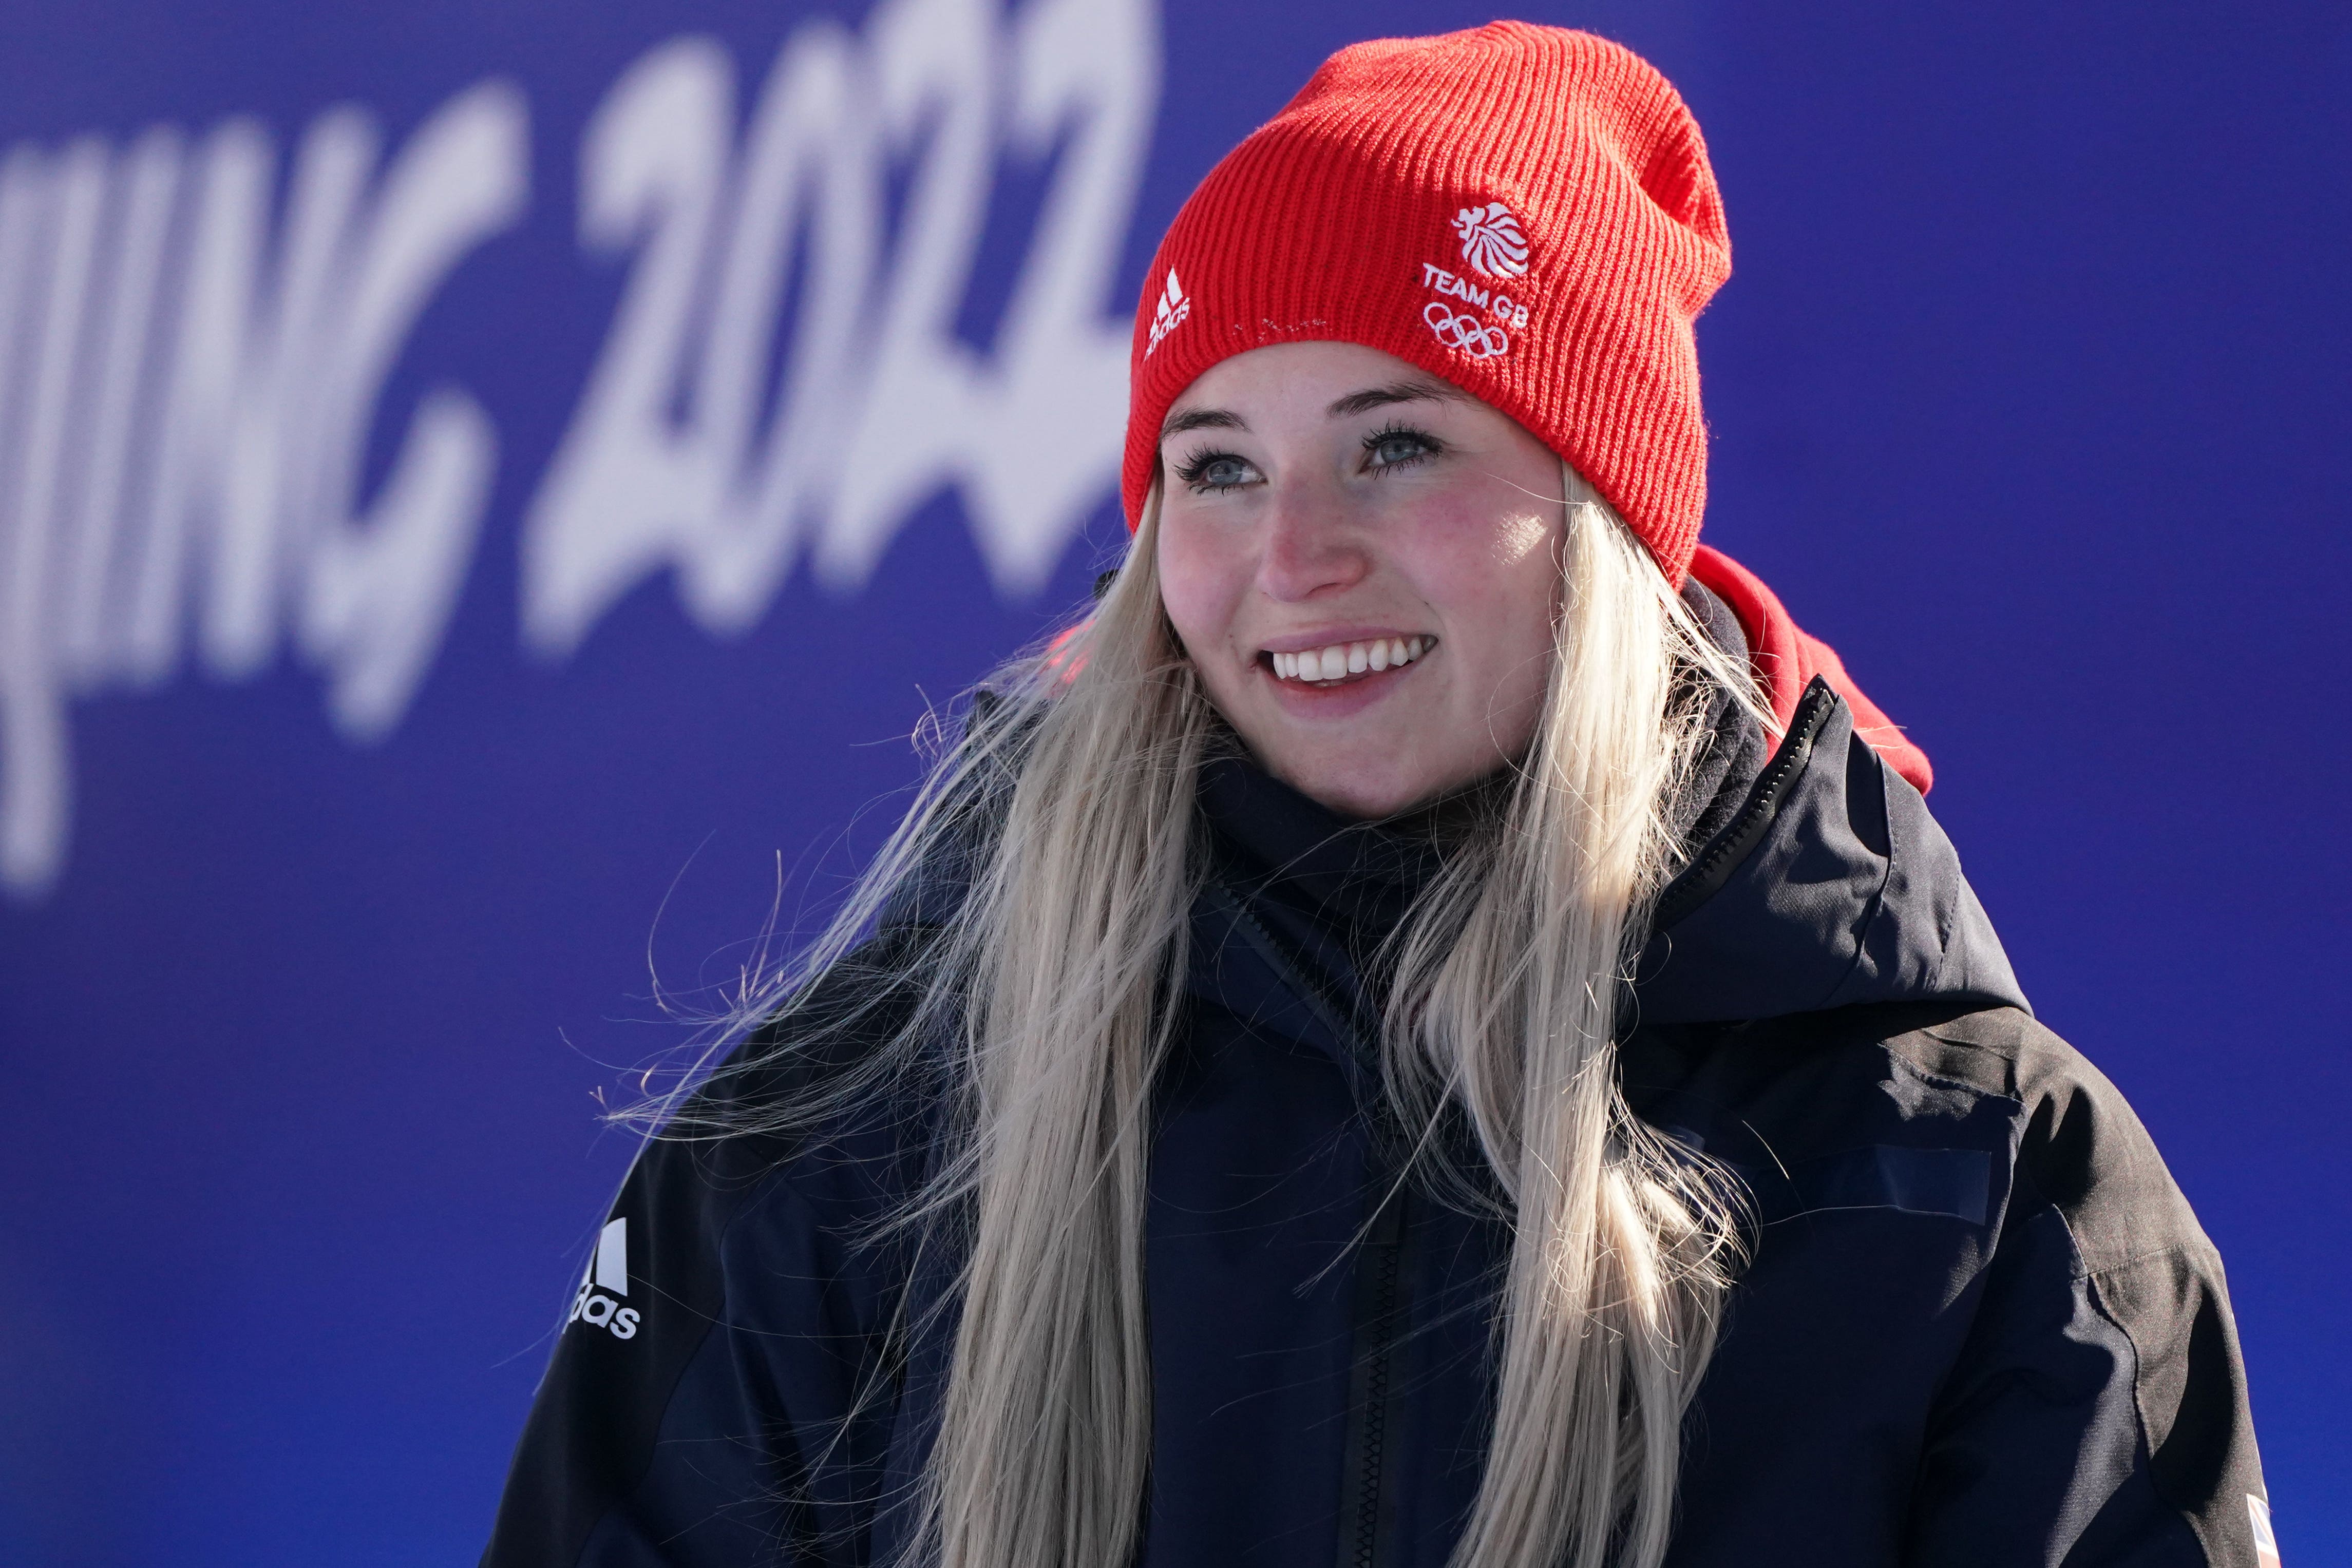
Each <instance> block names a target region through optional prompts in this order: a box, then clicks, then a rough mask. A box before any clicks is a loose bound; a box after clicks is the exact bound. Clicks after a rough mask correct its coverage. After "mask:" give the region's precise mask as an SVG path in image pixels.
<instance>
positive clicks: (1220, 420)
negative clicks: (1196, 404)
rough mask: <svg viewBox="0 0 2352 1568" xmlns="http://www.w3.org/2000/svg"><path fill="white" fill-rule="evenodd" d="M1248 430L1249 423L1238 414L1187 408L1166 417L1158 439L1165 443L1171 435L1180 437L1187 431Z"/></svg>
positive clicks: (1212, 409)
mask: <svg viewBox="0 0 2352 1568" xmlns="http://www.w3.org/2000/svg"><path fill="white" fill-rule="evenodd" d="M1248 428H1249V422H1248V421H1246V420H1244V419H1243V418H1242V416H1241V415H1240V414H1237V413H1227V412H1226V411H1225V410H1223V409H1222V408H1188V409H1185V410H1184V411H1183V412H1182V413H1171V414H1170V415H1169V416H1168V423H1165V424H1163V425H1161V426H1160V440H1162V441H1165V440H1167V439H1168V438H1169V437H1170V436H1171V435H1181V434H1184V433H1185V432H1186V431H1188V430H1247V429H1248Z"/></svg>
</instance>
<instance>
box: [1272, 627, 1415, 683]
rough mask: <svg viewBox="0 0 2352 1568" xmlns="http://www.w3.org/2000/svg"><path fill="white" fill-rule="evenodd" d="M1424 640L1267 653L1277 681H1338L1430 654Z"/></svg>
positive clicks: (1400, 639)
mask: <svg viewBox="0 0 2352 1568" xmlns="http://www.w3.org/2000/svg"><path fill="white" fill-rule="evenodd" d="M1430 646H1431V644H1430V643H1429V640H1428V639H1426V638H1423V637H1387V638H1375V639H1373V640H1372V641H1371V642H1369V643H1332V644H1331V645H1330V646H1329V647H1328V648H1307V649H1303V650H1301V651H1300V652H1298V653H1269V654H1267V655H1266V659H1267V662H1268V663H1270V664H1272V665H1273V666H1274V673H1275V675H1276V678H1277V679H1280V680H1286V681H1338V680H1344V679H1346V678H1347V677H1348V676H1349V675H1360V674H1363V673H1364V672H1365V671H1367V670H1393V669H1395V668H1397V667H1398V666H1399V665H1402V664H1412V662H1413V661H1414V660H1415V659H1418V658H1420V657H1421V656H1422V654H1423V653H1427V652H1428V651H1429V648H1430Z"/></svg>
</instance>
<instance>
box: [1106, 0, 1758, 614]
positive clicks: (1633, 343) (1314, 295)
mask: <svg viewBox="0 0 2352 1568" xmlns="http://www.w3.org/2000/svg"><path fill="white" fill-rule="evenodd" d="M1730 272H1731V247H1730V241H1729V239H1728V237H1727V235H1726V234H1725V232H1724V225H1723V202H1722V199H1721V197H1720V196H1719V195H1718V194H1717V191H1716V185H1715V173H1714V171H1713V170H1712V169H1710V168H1709V167H1708V166H1707V161H1706V144H1705V143H1704V142H1703V141H1701V140H1700V139H1699V132H1698V125H1697V123H1696V121H1695V120H1692V119H1691V115H1690V110H1688V109H1686V108H1685V107H1684V105H1683V100H1682V99H1681V98H1680V97H1679V96H1678V95H1677V94H1676V93H1675V89H1674V88H1673V87H1672V86H1671V85H1670V84H1669V83H1668V82H1667V81H1666V79H1665V78H1664V77H1662V76H1660V75H1659V74H1658V73H1657V72H1656V71H1655V70H1654V69H1653V68H1651V67H1650V66H1649V65H1648V64H1647V63H1646V62H1644V61H1643V59H1642V58H1641V57H1638V56H1636V55H1634V54H1633V52H1632V51H1630V50H1628V49H1625V48H1623V47H1620V46H1618V45H1616V44H1612V43H1610V42H1609V41H1608V40H1606V39H1604V38H1597V37H1592V36H1591V34H1589V33H1573V32H1568V31H1566V30H1564V29H1561V28H1558V27H1539V26H1531V25H1529V24H1527V23H1524V22H1495V23H1490V24H1489V25H1487V26H1484V27H1477V28H1473V29H1471V30H1470V31H1468V32H1462V33H1447V34H1444V35H1442V36H1439V37H1428V38H1391V39H1382V40H1380V41H1377V42H1373V43H1365V44H1358V45H1355V46H1353V47H1349V48H1345V49H1342V50H1340V51H1339V53H1338V54H1336V55H1333V56H1332V57H1330V58H1329V59H1328V60H1326V61H1325V62H1324V63H1323V67H1322V68H1321V69H1319V70H1318V71H1317V72H1316V73H1315V76H1314V78H1313V79H1312V80H1310V81H1308V82H1307V86H1306V87H1305V88H1304V89H1301V90H1300V92H1299V94H1298V96H1297V98H1295V99H1291V100H1290V103H1289V104H1288V106H1286V108H1285V109H1284V110H1282V112H1281V113H1279V114H1277V115H1276V116H1275V117H1274V118H1273V119H1272V120H1268V121H1267V122H1266V123H1265V125H1263V126H1261V127H1259V128H1258V129H1257V131H1255V132H1253V133H1252V134H1251V135H1250V137H1249V139H1248V140H1247V141H1244V142H1243V143H1242V144H1241V145H1240V146H1239V147H1236V148H1234V151H1233V152H1230V153H1228V154H1226V156H1225V157H1224V159H1223V162H1219V163H1218V165H1217V166H1216V167H1215V168H1214V169H1213V170H1211V171H1210V172H1209V176H1208V178H1207V179H1205V180H1203V181H1202V182H1201V186H1200V189H1199V190H1197V191H1195V192H1193V193H1192V199H1191V200H1190V201H1188V202H1186V203H1185V204H1184V208H1183V210H1182V211H1181V212H1180V213H1178V214H1176V221H1175V223H1174V224H1173V225H1170V227H1169V230H1168V235H1167V237H1166V238H1165V239H1163V240H1162V241H1160V253H1159V255H1158V256H1156V257H1154V258H1153V261H1152V264H1151V270H1150V272H1149V273H1148V274H1147V275H1146V276H1145V281H1144V294H1143V302H1142V306H1141V308H1140V309H1139V311H1138V312H1137V315H1136V322H1135V345H1134V349H1133V352H1132V359H1131V361H1130V369H1131V371H1132V376H1131V381H1130V383H1129V384H1130V392H1129V404H1128V425H1127V456H1126V463H1125V466H1124V471H1123V473H1122V475H1121V481H1122V482H1121V491H1122V497H1123V499H1124V501H1125V503H1126V507H1127V516H1128V521H1129V527H1133V526H1134V525H1135V523H1136V522H1137V521H1138V520H1139V519H1140V517H1142V514H1143V503H1144V500H1145V497H1147V496H1148V495H1149V494H1150V488H1151V482H1152V477H1153V475H1154V473H1155V471H1156V464H1157V460H1158V448H1159V437H1160V422H1161V421H1162V420H1164V419H1165V418H1166V417H1167V413H1168V409H1169V405H1170V404H1171V403H1173V402H1175V400H1176V399H1177V397H1178V396H1180V395H1181V393H1182V392H1183V391H1184V389H1185V388H1186V387H1188V386H1190V385H1192V382H1193V381H1194V380H1195V378H1197V377H1198V376H1199V375H1200V374H1201V372H1202V371H1205V370H1207V369H1208V368H1209V367H1210V366H1212V365H1213V364H1216V363H1217V362H1218V361H1221V360H1223V359H1226V358H1229V357H1230V356H1232V355H1234V354H1239V353H1243V352H1245V351H1247V350H1251V349H1256V348H1263V347H1265V345H1267V344H1270V343H1295V342H1307V341H1317V340H1325V341H1331V340H1336V341H1340V342H1349V343H1360V344H1363V345H1365V346H1366V347H1369V348H1374V349H1379V350H1382V351H1383V352H1386V353H1391V354H1393V355H1395V356H1396V357H1397V358H1399V359H1401V360H1405V361H1410V362H1411V363H1412V364H1415V365H1418V366H1420V367H1421V368H1422V369H1423V370H1425V371H1429V372H1430V373H1431V374H1433V375H1435V376H1439V377H1442V378H1443V379H1444V380H1446V381H1449V382H1453V383H1454V385H1456V386H1459V387H1461V388H1463V389H1464V390H1465V391H1466V392H1470V393H1472V394H1473V395H1474V396H1476V397H1478V398H1480V399H1482V400H1483V401H1485V402H1488V403H1491V404H1493V405H1494V406H1495V407H1496V408H1498V409H1500V410H1502V411H1503V412H1504V413H1507V414H1509V415H1510V416H1511V417H1512V418H1513V419H1516V420H1517V421H1518V422H1519V423H1521V424H1522V425H1524V426H1526V427H1527V428H1528V430H1529V431H1530V432H1532V433H1533V434H1535V435H1536V436H1537V438H1538V439H1539V440H1541V441H1542V442H1543V443H1544V444H1547V445H1549V447H1550V448H1551V449H1552V450H1553V451H1555V452H1557V453H1559V455H1561V456H1562V457H1564V458H1566V459H1567V460H1568V461H1569V462H1570V464H1571V465H1574V466H1575V468H1576V469H1577V471H1578V472H1579V473H1580V474H1582V475H1583V476H1585V477H1586V478H1587V479H1589V480H1591V482H1592V484H1593V486H1595V487H1596V488H1598V489H1599V490H1600V492H1601V494H1602V495H1603V496H1605V497H1608V499H1609V501H1610V503H1611V504H1612V506H1614V507H1616V508H1617V510H1618V511H1619V513H1621V514H1622V516H1623V517H1624V518H1625V520H1626V522H1627V523H1629V524H1630V525H1632V527H1633V531H1634V532H1635V533H1636V534H1638V535H1640V536H1641V538H1642V540H1643V543H1645V544H1647V545H1648V546H1649V549H1650V553H1651V554H1652V555H1653V556H1654V557H1655V558H1656V559H1657V562H1658V565H1659V566H1660V567H1661V568H1662V569H1663V570H1664V572H1665V574H1666V576H1667V577H1668V578H1669V579H1670V580H1673V581H1675V583H1677V584H1679V583H1680V582H1681V581H1682V580H1683V576H1684V574H1685V571H1686V570H1688V567H1689V564H1690V559H1691V551H1692V550H1693V549H1695V548H1696V545H1697V543H1698V529H1699V519H1700V516H1701V514H1702V513H1704V512H1705V510H1706V421H1705V419H1704V417H1703V416H1702V414H1701V413H1700V409H1699V393H1698V357H1697V352H1696V347H1695V344H1694V341H1693V339H1692V334H1691V321H1692V319H1693V318H1695V317H1696V315H1697V314H1698V313H1699V311H1700V310H1701V309H1702V308H1705V307H1706V302H1707V299H1708V298H1709V297H1710V296H1711V295H1713V294H1714V292H1715V291H1716V289H1717V287H1720V286H1721V284H1722V282H1723V280H1724V279H1725V278H1726V277H1728V276H1729V275H1730Z"/></svg>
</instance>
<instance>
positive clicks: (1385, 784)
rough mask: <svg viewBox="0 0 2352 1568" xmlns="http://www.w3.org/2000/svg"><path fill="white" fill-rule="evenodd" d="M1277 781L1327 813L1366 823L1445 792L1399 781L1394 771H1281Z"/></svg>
mask: <svg viewBox="0 0 2352 1568" xmlns="http://www.w3.org/2000/svg"><path fill="white" fill-rule="evenodd" d="M1273 771H1274V773H1275V774H1276V777H1278V778H1279V779H1281V780H1282V781H1283V782H1284V783H1286V784H1287V785H1289V786H1290V787H1291V788H1292V789H1296V790H1297V791H1298V792H1299V793H1300V794H1302V795H1304V796H1306V797H1307V799H1308V800H1312V801H1314V802H1315V803H1316V804H1317V805H1318V806H1322V807H1324V808H1325V809H1326V810H1332V811H1337V812H1338V813H1339V815H1341V816H1343V817H1352V818H1355V819H1357V820H1359V821H1371V820H1373V819H1375V818H1379V817H1393V816H1395V815H1396V814H1397V813H1398V812H1399V811H1402V810H1407V809H1409V808H1411V807H1413V806H1416V805H1419V804H1420V803H1421V802H1422V801H1423V800H1427V799H1428V798H1429V797H1431V796H1432V795H1434V794H1436V793H1438V792H1439V790H1441V789H1443V788H1444V785H1443V784H1442V783H1440V782H1437V781H1434V780H1428V779H1410V778H1401V777H1399V776H1398V775H1397V774H1396V772H1395V770H1394V769H1393V768H1379V767H1356V768H1350V767H1344V766H1334V765H1331V764H1328V763H1327V764H1324V765H1322V766H1305V767H1281V766H1277V767H1276V768H1274V769H1273Z"/></svg>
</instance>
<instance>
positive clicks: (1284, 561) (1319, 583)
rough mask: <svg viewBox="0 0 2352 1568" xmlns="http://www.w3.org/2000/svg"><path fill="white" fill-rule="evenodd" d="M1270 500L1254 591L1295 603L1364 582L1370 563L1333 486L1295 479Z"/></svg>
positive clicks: (1283, 486) (1286, 483) (1277, 489)
mask: <svg viewBox="0 0 2352 1568" xmlns="http://www.w3.org/2000/svg"><path fill="white" fill-rule="evenodd" d="M1271 499H1272V500H1273V503H1274V504H1273V506H1272V507H1270V508H1268V510H1267V512H1266V514H1265V536H1264V538H1265V550H1264V553H1263V554H1262V555H1261V556H1260V557H1259V559H1258V587H1259V588H1260V589H1261V590H1262V591H1264V592H1265V595H1266V597H1267V598H1269V599H1272V600H1275V601H1277V602H1279V603H1285V604H1289V603H1296V602H1297V601H1301V600H1305V599H1310V598H1312V597H1314V596H1315V595H1316V594H1318V593H1321V592H1324V591H1328V590H1330V589H1337V588H1347V587H1349V586H1350V585H1352V584H1354V583H1357V582H1360V581H1361V580H1363V577H1364V574H1365V572H1366V571H1367V570H1370V564H1371V563H1370V558H1369V557H1368V556H1367V554H1366V552H1365V549H1364V540H1363V537H1362V534H1361V532H1360V529H1358V528H1356V527H1355V526H1354V523H1353V520H1352V519H1351V518H1350V517H1349V515H1348V508H1347V501H1346V498H1345V497H1342V496H1340V495H1339V494H1338V493H1337V491H1336V486H1331V485H1328V484H1319V483H1318V482H1317V481H1316V480H1315V479H1314V478H1308V477H1293V478H1290V479H1287V480H1286V481H1284V482H1282V483H1280V484H1278V485H1277V486H1276V488H1275V493H1274V495H1273V497H1271Z"/></svg>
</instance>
